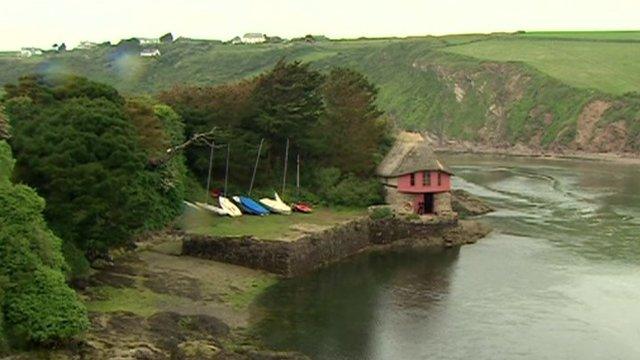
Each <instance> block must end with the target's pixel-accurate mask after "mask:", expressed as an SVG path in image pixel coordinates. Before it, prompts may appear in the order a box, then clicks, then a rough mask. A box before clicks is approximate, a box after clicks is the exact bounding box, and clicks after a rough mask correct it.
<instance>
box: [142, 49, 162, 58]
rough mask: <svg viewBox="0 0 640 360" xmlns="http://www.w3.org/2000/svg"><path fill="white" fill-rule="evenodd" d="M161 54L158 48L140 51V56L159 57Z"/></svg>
mask: <svg viewBox="0 0 640 360" xmlns="http://www.w3.org/2000/svg"><path fill="white" fill-rule="evenodd" d="M160 55H161V54H160V50H158V49H156V48H149V49H142V51H141V52H140V56H142V57H158V56H160Z"/></svg>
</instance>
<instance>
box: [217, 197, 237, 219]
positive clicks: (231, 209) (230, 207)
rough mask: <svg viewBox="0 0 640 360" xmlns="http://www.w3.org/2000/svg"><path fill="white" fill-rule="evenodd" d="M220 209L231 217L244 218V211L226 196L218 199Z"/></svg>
mask: <svg viewBox="0 0 640 360" xmlns="http://www.w3.org/2000/svg"><path fill="white" fill-rule="evenodd" d="M218 201H219V202H220V207H221V208H222V209H224V210H225V211H227V212H228V213H229V216H231V217H237V216H242V211H240V209H238V207H237V206H236V205H235V204H234V203H233V202H232V201H231V200H229V199H227V198H226V197H224V196H220V197H218Z"/></svg>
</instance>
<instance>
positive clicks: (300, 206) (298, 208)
mask: <svg viewBox="0 0 640 360" xmlns="http://www.w3.org/2000/svg"><path fill="white" fill-rule="evenodd" d="M291 209H293V211H295V212H300V213H304V214H310V213H312V212H313V208H312V207H311V205H309V204H307V203H303V202H299V203H294V204H292V205H291Z"/></svg>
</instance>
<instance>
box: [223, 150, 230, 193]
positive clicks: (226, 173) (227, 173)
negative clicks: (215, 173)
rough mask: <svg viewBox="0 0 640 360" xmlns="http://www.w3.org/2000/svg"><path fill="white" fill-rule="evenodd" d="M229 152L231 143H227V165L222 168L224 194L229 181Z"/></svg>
mask: <svg viewBox="0 0 640 360" xmlns="http://www.w3.org/2000/svg"><path fill="white" fill-rule="evenodd" d="M230 152H231V144H227V165H226V167H225V169H224V196H227V184H228V183H229V153H230Z"/></svg>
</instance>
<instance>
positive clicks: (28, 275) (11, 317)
mask: <svg viewBox="0 0 640 360" xmlns="http://www.w3.org/2000/svg"><path fill="white" fill-rule="evenodd" d="M12 163H13V161H12V158H11V151H10V149H9V148H8V146H7V144H6V142H4V141H0V164H5V165H8V167H7V168H5V169H3V170H6V172H3V173H0V204H2V207H0V264H2V266H1V267H0V349H1V348H2V346H3V341H2V340H1V338H2V334H3V333H4V334H10V335H11V340H12V342H16V343H28V342H38V343H47V342H52V341H60V340H65V339H69V338H71V337H73V336H75V335H77V334H79V333H80V332H81V331H83V330H84V329H86V328H87V326H88V320H87V316H86V309H85V308H84V306H83V305H82V303H81V302H80V301H79V300H78V299H77V297H76V294H75V293H74V292H73V290H71V289H70V288H69V287H68V286H67V284H66V283H65V277H64V271H66V269H67V265H66V263H65V261H64V258H63V256H62V252H61V250H60V247H61V242H62V241H61V240H60V239H59V238H58V237H56V236H55V235H54V234H53V233H52V232H51V230H49V228H48V227H47V224H46V223H45V221H44V219H43V217H42V211H43V209H44V207H45V203H44V201H43V200H42V198H40V197H39V196H38V195H37V194H36V192H35V191H33V189H31V188H29V187H27V186H24V185H14V184H12V183H11V182H10V181H9V178H8V176H9V175H8V174H10V173H11V170H12Z"/></svg>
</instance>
